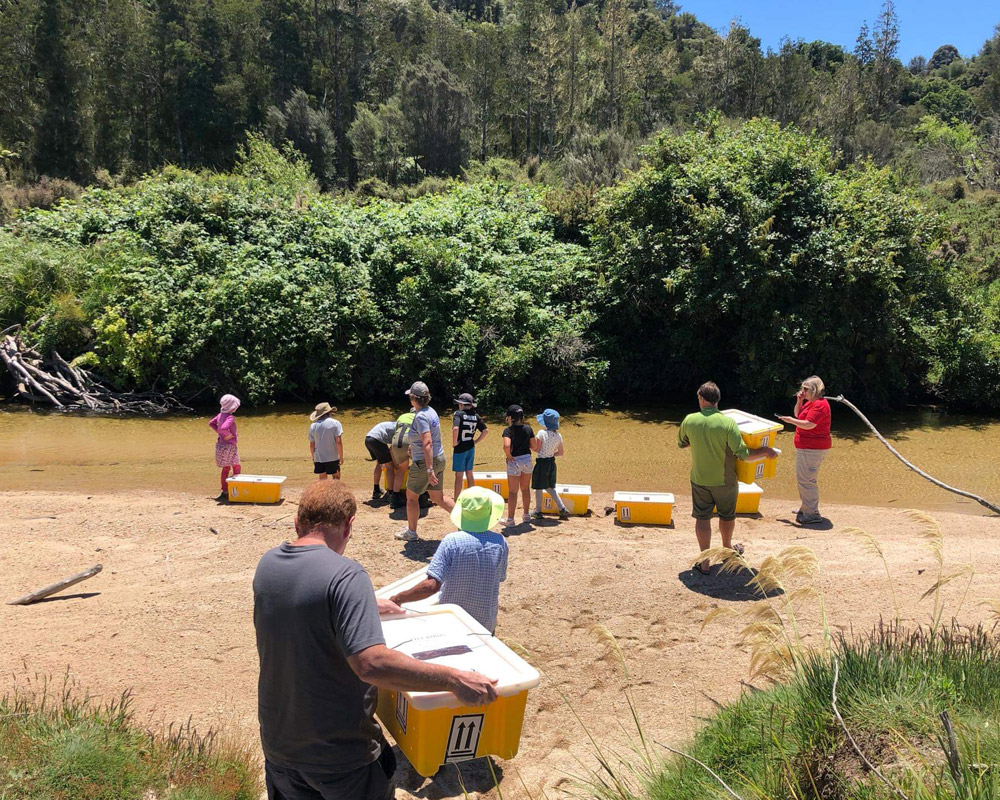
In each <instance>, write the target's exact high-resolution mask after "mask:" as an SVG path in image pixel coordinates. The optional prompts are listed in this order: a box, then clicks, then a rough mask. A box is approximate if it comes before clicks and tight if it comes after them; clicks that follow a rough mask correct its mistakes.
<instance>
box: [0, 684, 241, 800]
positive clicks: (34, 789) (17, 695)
mask: <svg viewBox="0 0 1000 800" xmlns="http://www.w3.org/2000/svg"><path fill="white" fill-rule="evenodd" d="M260 791H261V786H260V778H259V769H258V765H257V763H256V759H255V757H254V754H253V751H252V749H251V748H250V747H249V746H245V745H240V744H239V743H235V742H232V741H229V740H225V739H220V737H218V736H217V735H216V734H215V733H212V732H209V733H206V734H201V733H199V732H198V731H197V730H196V729H195V728H193V727H192V726H191V723H190V721H189V722H188V723H187V724H185V725H180V726H171V727H170V728H169V729H168V730H166V731H149V730H146V729H144V728H143V727H142V726H140V725H138V724H137V723H136V721H135V718H134V714H133V705H132V695H131V692H129V691H125V692H122V694H121V695H120V696H118V697H117V698H114V699H112V700H108V701H103V702H101V701H97V700H95V699H94V698H93V697H91V696H90V695H89V694H87V693H86V692H82V691H80V690H79V688H78V687H77V686H76V685H75V684H74V683H73V682H72V681H70V680H69V679H68V678H66V679H64V681H63V684H62V687H61V688H59V689H58V690H56V689H54V688H53V686H52V685H51V684H50V682H49V681H48V680H47V679H43V680H41V682H40V683H37V684H32V683H28V684H27V685H26V686H18V687H16V688H15V689H14V690H13V691H12V692H11V693H9V694H8V695H6V696H5V697H3V698H2V699H0V798H7V797H11V798H14V797H16V798H18V800H78V799H79V798H86V799H87V800H134V799H135V798H146V799H147V800H257V798H258V797H259V796H260Z"/></svg>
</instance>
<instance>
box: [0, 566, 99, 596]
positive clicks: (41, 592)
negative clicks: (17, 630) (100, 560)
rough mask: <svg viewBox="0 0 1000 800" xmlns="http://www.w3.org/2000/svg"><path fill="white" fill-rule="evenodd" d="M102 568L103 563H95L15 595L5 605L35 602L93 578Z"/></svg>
mask: <svg viewBox="0 0 1000 800" xmlns="http://www.w3.org/2000/svg"><path fill="white" fill-rule="evenodd" d="M102 569H104V565H103V564H95V565H94V566H92V567H91V568H90V569H85V570H84V571H83V572H78V573H77V574H76V575H71V576H70V577H68V578H64V579H63V580H61V581H57V582H56V583H50V584H49V585H48V586H45V587H44V588H42V589H36V590H35V591H33V592H29V593H28V594H26V595H22V596H21V597H17V598H15V599H13V600H8V601H7V605H9V606H27V605H31V604H32V603H36V602H38V601H39V600H41V599H43V598H45V597H48V596H49V595H50V594H55V593H56V592H61V591H62V590H63V589H68V588H69V587H70V586H76V585H77V584H78V583H81V582H82V581H85V580H87V578H93V577H94V576H95V575H97V574H98V573H99V572H100V571H101V570H102Z"/></svg>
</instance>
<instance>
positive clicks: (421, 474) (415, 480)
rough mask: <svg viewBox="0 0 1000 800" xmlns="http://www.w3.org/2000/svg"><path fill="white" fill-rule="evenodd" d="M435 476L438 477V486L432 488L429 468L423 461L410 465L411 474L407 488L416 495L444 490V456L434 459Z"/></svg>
mask: <svg viewBox="0 0 1000 800" xmlns="http://www.w3.org/2000/svg"><path fill="white" fill-rule="evenodd" d="M434 474H435V475H437V479H438V484H437V486H431V483H430V481H429V480H428V478H429V477H430V476H429V475H428V474H427V467H426V466H425V465H424V462H423V461H414V462H413V463H412V464H410V474H409V475H408V476H407V478H406V488H407V490H408V491H411V492H413V493H414V494H423V493H424V492H440V491H442V489H443V488H444V483H443V481H444V456H439V457H438V458H435V459H434Z"/></svg>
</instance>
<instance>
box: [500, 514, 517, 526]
mask: <svg viewBox="0 0 1000 800" xmlns="http://www.w3.org/2000/svg"><path fill="white" fill-rule="evenodd" d="M500 524H501V525H503V526H504V527H505V528H513V527H514V525H515V522H514V518H513V517H507V519H502V520H500Z"/></svg>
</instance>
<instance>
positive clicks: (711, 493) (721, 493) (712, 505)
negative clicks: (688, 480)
mask: <svg viewBox="0 0 1000 800" xmlns="http://www.w3.org/2000/svg"><path fill="white" fill-rule="evenodd" d="M739 498H740V487H739V486H737V485H736V484H733V485H732V486H702V485H701V484H699V483H692V484H691V516H692V517H694V518H695V519H711V518H712V515H713V514H714V513H715V509H718V514H719V519H721V520H725V521H727V522H728V521H729V520H733V519H736V501H737V500H739Z"/></svg>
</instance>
